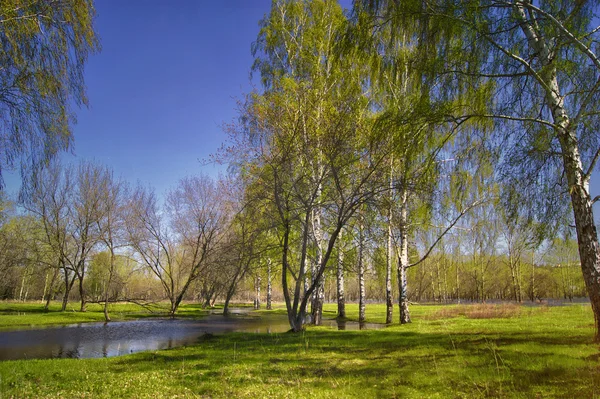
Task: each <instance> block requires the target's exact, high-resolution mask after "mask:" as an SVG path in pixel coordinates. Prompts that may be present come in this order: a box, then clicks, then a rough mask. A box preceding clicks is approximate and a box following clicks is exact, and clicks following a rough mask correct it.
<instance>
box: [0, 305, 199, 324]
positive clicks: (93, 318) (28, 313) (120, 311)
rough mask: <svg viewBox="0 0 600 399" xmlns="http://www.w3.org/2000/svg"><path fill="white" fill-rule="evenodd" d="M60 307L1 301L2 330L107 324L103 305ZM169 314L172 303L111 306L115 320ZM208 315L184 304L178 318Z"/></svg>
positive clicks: (111, 315)
mask: <svg viewBox="0 0 600 399" xmlns="http://www.w3.org/2000/svg"><path fill="white" fill-rule="evenodd" d="M60 307H61V303H60V302H52V303H51V304H50V307H49V309H48V312H44V305H43V304H41V303H40V302H25V303H23V302H13V301H6V302H0V330H7V329H15V328H25V327H35V326H51V325H59V324H74V323H88V322H102V321H104V313H103V305H100V304H95V303H90V304H88V305H87V311H86V312H79V302H70V303H69V304H68V306H67V310H66V311H65V312H61V311H60ZM168 312H169V304H168V303H166V302H161V303H156V304H152V305H151V306H149V307H143V306H140V305H136V304H134V303H115V304H111V305H110V306H109V314H110V318H111V320H113V321H121V320H135V319H140V318H145V317H167V316H168ZM206 313H207V311H206V310H205V309H202V308H201V307H200V305H197V304H182V305H181V306H180V308H179V310H178V312H177V317H201V316H203V315H205V314H206Z"/></svg>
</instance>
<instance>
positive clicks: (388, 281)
mask: <svg viewBox="0 0 600 399" xmlns="http://www.w3.org/2000/svg"><path fill="white" fill-rule="evenodd" d="M393 170H394V169H393V158H392V159H391V160H390V187H389V188H390V207H389V209H388V231H387V253H386V258H385V304H386V316H385V323H386V324H391V323H392V321H393V320H392V318H393V316H394V297H393V293H392V267H393V265H392V263H393V261H394V260H393V259H394V235H393V224H392V215H393V213H392V212H393V209H392V199H393V188H394V185H393V177H394V176H393Z"/></svg>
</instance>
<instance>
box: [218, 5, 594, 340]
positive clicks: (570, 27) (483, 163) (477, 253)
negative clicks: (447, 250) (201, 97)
mask: <svg viewBox="0 0 600 399" xmlns="http://www.w3.org/2000/svg"><path fill="white" fill-rule="evenodd" d="M597 6H598V4H597V2H595V1H588V2H569V1H547V2H539V3H536V2H532V1H530V0H513V1H508V0H507V1H490V2H483V3H482V2H479V1H464V2H460V3H456V2H452V1H426V0H406V1H386V0H380V1H360V0H357V1H355V2H354V3H353V9H352V10H347V11H346V12H344V11H343V10H342V9H341V7H340V6H339V5H338V4H337V2H335V1H328V0H317V1H294V0H289V1H284V0H275V1H273V3H272V8H271V11H270V13H269V14H268V15H266V16H265V18H264V19H263V21H262V22H261V31H260V34H259V37H258V39H257V41H256V43H255V46H254V54H255V64H254V69H253V70H254V72H255V73H257V74H259V75H260V78H261V82H262V89H261V90H260V91H257V92H255V93H253V94H251V95H249V96H248V97H247V99H246V101H245V104H244V106H243V107H242V111H241V116H240V123H239V124H238V125H237V126H236V127H235V128H233V129H231V130H230V135H231V141H232V147H231V148H229V150H230V151H228V154H229V156H230V157H232V158H235V165H236V167H237V168H238V171H239V173H240V175H241V176H243V178H244V179H245V181H246V184H247V185H248V187H251V189H250V190H251V192H252V195H253V196H254V197H255V199H256V200H257V201H261V202H262V204H263V205H262V206H263V207H264V209H265V213H266V214H267V215H268V218H269V220H270V221H271V224H272V225H271V227H270V230H271V231H272V233H273V235H274V236H275V240H274V241H275V243H276V246H277V251H276V252H277V256H278V257H279V259H280V264H281V284H282V289H283V295H284V297H285V302H286V307H287V310H288V315H289V319H290V325H291V327H292V329H293V330H299V329H301V328H302V325H303V324H304V323H306V322H307V321H309V320H312V322H314V323H319V320H320V318H321V317H322V316H321V311H322V301H323V284H324V283H323V281H324V280H323V278H324V276H325V275H326V273H325V272H326V270H328V269H331V268H334V267H335V264H336V263H337V264H343V263H344V259H343V251H342V250H340V248H342V247H344V245H348V242H352V245H354V246H357V247H358V250H357V252H358V253H359V255H358V259H356V262H357V263H358V265H359V267H358V275H359V276H361V275H362V274H363V273H364V270H362V268H363V267H364V266H363V264H364V259H363V254H364V253H365V246H367V245H368V244H367V243H366V240H365V237H367V236H369V237H371V238H374V237H377V238H375V239H377V240H379V241H378V244H376V245H377V246H379V247H381V245H382V244H384V246H385V247H386V250H385V253H386V254H385V261H386V273H385V275H386V291H387V294H386V302H387V303H388V313H389V316H388V321H391V315H392V298H391V293H392V284H393V283H394V282H392V279H391V277H392V275H393V274H394V273H392V267H393V266H392V265H393V264H395V267H396V270H395V275H396V277H397V281H396V282H395V284H396V286H397V292H398V304H399V313H400V322H402V323H406V322H409V321H410V314H409V311H408V299H407V298H408V296H407V295H408V290H407V286H408V277H407V276H408V271H409V270H410V269H412V268H413V267H414V268H415V270H417V269H418V268H419V267H421V268H423V265H424V264H427V262H428V261H431V260H432V258H433V257H435V256H437V257H438V258H439V257H440V251H442V250H443V249H442V247H443V246H444V245H448V244H452V243H451V242H449V238H450V237H451V236H450V235H449V234H451V233H452V232H453V231H454V230H456V229H459V230H465V231H469V234H468V235H467V236H466V237H464V238H463V239H462V240H463V241H462V242H463V243H462V244H454V245H455V247H456V251H458V252H459V253H461V254H462V256H464V257H468V256H471V257H472V258H473V259H474V260H475V259H479V260H478V262H479V263H480V264H481V267H482V269H481V270H482V271H483V272H484V271H485V270H484V269H485V267H486V266H484V264H488V265H489V264H491V263H492V262H491V261H490V260H489V259H488V261H484V260H481V259H483V258H484V256H483V255H484V254H490V253H492V254H493V253H494V252H498V251H499V250H498V248H503V249H505V252H506V253H507V254H508V264H509V270H511V280H512V283H511V285H512V291H513V293H515V295H516V297H517V299H518V298H522V296H523V293H522V290H523V289H522V287H521V288H519V286H520V282H519V278H520V277H519V276H521V274H522V273H521V271H519V272H517V266H516V265H517V264H519V262H517V261H515V259H516V257H519V256H521V255H522V254H523V253H524V249H523V248H520V247H519V244H520V243H527V248H526V249H527V250H528V251H529V252H531V253H535V250H536V249H538V248H540V246H544V245H546V246H547V245H548V242H549V241H548V238H554V237H559V236H564V237H568V236H569V235H570V234H572V232H571V231H570V225H572V224H573V223H574V227H575V228H574V230H575V235H576V237H577V243H578V249H579V255H580V259H581V269H582V272H583V278H584V281H585V285H586V289H587V293H588V295H589V297H590V300H591V303H592V308H593V311H594V315H595V317H596V325H597V327H599V325H598V323H599V321H600V317H599V316H600V259H599V256H600V255H599V253H598V238H597V234H596V227H595V224H594V219H593V211H592V204H593V202H594V200H593V199H592V198H591V196H590V193H589V180H590V176H591V173H592V171H593V170H594V168H595V166H596V162H597V159H598V157H599V155H600V145H599V143H598V138H597V137H598V135H597V134H596V133H595V132H596V130H597V127H598V126H597V122H598V110H597V106H596V104H597V100H598V89H599V88H600V68H599V67H600V61H599V60H598V58H597V56H596V50H597V45H598V41H597V40H598V29H596V28H594V26H593V25H592V24H593V23H594V21H596V20H597V19H596V15H595V13H596V11H597ZM232 154H233V155H232ZM492 211H493V212H492ZM492 213H493V216H494V217H497V220H494V221H493V223H496V224H502V225H503V227H505V228H504V229H503V234H504V237H503V238H502V239H500V238H499V237H496V238H491V237H490V234H489V231H488V230H487V229H488V227H486V225H485V224H479V225H477V224H476V223H474V222H473V221H474V220H482V219H485V217H486V215H489V217H492ZM573 221H574V222H573ZM374 225H376V226H377V227H376V228H375V229H372V230H369V228H370V227H371V226H374ZM455 236H456V234H453V235H452V237H455ZM524 237H526V238H524ZM544 243H545V244H544ZM371 245H373V244H371ZM494 247H496V248H495V250H494ZM334 254H337V259H334V258H335V256H334ZM530 263H531V264H535V263H536V262H535V260H534V261H532V262H530ZM483 272H482V275H484V274H485V273H483ZM457 273H458V272H457ZM336 275H337V280H338V281H340V282H341V281H343V276H342V273H337V274H336ZM479 280H480V281H479V284H480V288H479V290H480V293H479V294H478V295H479V296H480V297H482V298H484V297H485V290H486V288H485V279H482V278H480V279H479ZM359 290H360V291H361V292H362V291H363V288H362V287H361V288H360V289H359ZM438 291H440V290H438ZM337 293H338V296H340V297H341V296H343V289H342V288H341V287H339V288H338V289H337ZM360 300H361V303H362V304H364V298H363V296H362V295H361V299H360ZM309 308H310V311H309ZM362 308H363V306H361V309H362ZM343 312H344V311H343V306H342V305H340V308H339V314H340V315H343ZM361 314H362V315H361V318H362V317H364V313H362V312H361ZM597 338H600V336H597Z"/></svg>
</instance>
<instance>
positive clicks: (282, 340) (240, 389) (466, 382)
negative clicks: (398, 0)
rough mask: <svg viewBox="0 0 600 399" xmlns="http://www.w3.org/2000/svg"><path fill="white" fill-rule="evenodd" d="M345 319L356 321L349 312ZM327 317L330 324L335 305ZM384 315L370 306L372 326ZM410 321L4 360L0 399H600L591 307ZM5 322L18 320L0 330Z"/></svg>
mask: <svg viewBox="0 0 600 399" xmlns="http://www.w3.org/2000/svg"><path fill="white" fill-rule="evenodd" d="M124 306H125V305H124ZM187 306H188V308H187V311H186V312H187V313H188V314H193V313H194V312H195V311H197V309H194V308H193V307H189V306H190V305H187ZM11 309H14V305H13V307H12V308H11ZM185 309H186V308H185V307H184V308H183V309H182V310H185ZM125 310H126V309H123V312H122V313H123V314H135V311H136V310H135V309H130V311H129V312H126V311H125ZM348 310H349V319H356V317H357V311H358V309H357V307H356V305H349V306H348ZM138 311H139V310H138ZM325 311H326V312H325V317H333V316H334V315H335V305H326V309H325ZM260 312H266V311H260ZM260 312H259V313H260ZM272 312H282V309H276V310H274V311H272ZM24 313H25V312H24ZM31 313H32V317H33V315H35V316H36V317H37V316H38V315H37V314H35V312H33V311H32V312H31ZM71 313H73V312H71ZM89 313H90V314H91V313H93V312H89ZM384 314H385V307H384V306H383V305H369V306H368V307H367V317H368V321H370V322H381V321H383V318H384ZM100 315H101V314H100ZM412 316H413V323H411V324H410V325H404V326H400V325H397V324H395V325H392V326H390V327H387V328H385V329H382V330H372V331H336V330H332V329H327V328H323V327H311V328H308V330H307V331H305V332H303V333H299V334H291V333H284V334H272V335H267V334H241V333H232V334H229V335H222V336H209V337H206V338H204V339H203V340H202V341H201V342H198V344H196V345H193V346H188V347H182V348H176V349H171V350H164V351H157V352H145V353H138V354H133V355H128V356H123V357H116V358H108V359H83V360H77V359H57V360H19V361H5V362H0V378H1V380H0V397H1V398H12V397H32V398H34V397H35V398H37V397H48V398H65V397H66V398H70V397H78V398H82V397H83V398H102V397H132V398H156V397H190V398H225V397H228V398H237V397H247V398H248V397H249V398H271V397H289V398H342V397H361V398H371V397H382V398H394V397H396V398H493V397H499V398H504V397H511V398H513V397H514V398H549V397H559V398H596V397H598V398H600V352H599V348H598V345H596V344H593V343H592V337H593V315H592V312H591V309H590V307H589V305H571V306H562V307H545V306H539V307H525V306H522V307H521V306H516V305H498V306H496V305H465V306H457V305H446V306H413V307H412ZM5 317H23V316H8V315H2V316H0V325H3V326H6V325H7V324H8V323H7V322H6V321H5V320H3V318H5ZM24 317H26V318H27V317H29V316H24ZM127 317H129V316H127Z"/></svg>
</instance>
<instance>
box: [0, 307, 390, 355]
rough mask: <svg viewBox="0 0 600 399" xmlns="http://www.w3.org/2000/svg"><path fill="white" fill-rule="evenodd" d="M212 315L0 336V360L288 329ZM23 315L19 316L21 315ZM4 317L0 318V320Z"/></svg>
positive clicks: (246, 316)
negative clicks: (215, 335) (235, 333)
mask: <svg viewBox="0 0 600 399" xmlns="http://www.w3.org/2000/svg"><path fill="white" fill-rule="evenodd" d="M221 312H222V310H215V311H213V312H211V313H210V314H207V315H202V316H201V318H199V319H195V318H186V319H168V318H167V319H165V318H159V319H150V318H148V319H143V320H133V321H117V322H110V323H104V322H102V323H79V324H68V325H61V326H46V327H45V328H39V326H36V325H33V326H29V327H28V328H23V327H21V328H19V329H17V330H14V331H0V360H16V359H50V358H98V357H112V356H122V355H127V354H131V353H136V352H142V351H148V350H154V351H155V350H161V349H172V348H176V347H179V346H184V345H190V344H194V343H196V342H198V340H199V339H201V338H202V337H204V336H206V335H208V334H226V333H231V332H246V333H265V334H273V333H283V332H286V331H288V330H289V329H290V327H289V324H288V320H287V317H286V316H285V315H283V314H269V313H267V314H263V315H262V316H257V315H253V314H251V312H250V309H249V308H240V309H232V310H231V314H230V315H229V316H227V317H225V316H223V315H222V314H221ZM25 315H26V313H25V312H21V316H25ZM0 317H2V316H0ZM323 325H324V326H328V327H331V328H337V329H343V330H345V329H348V330H350V329H359V328H360V327H362V328H369V329H375V328H381V327H383V325H378V324H373V323H370V324H367V325H362V326H360V325H359V324H358V323H356V322H352V321H336V320H325V321H324V323H323Z"/></svg>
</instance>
